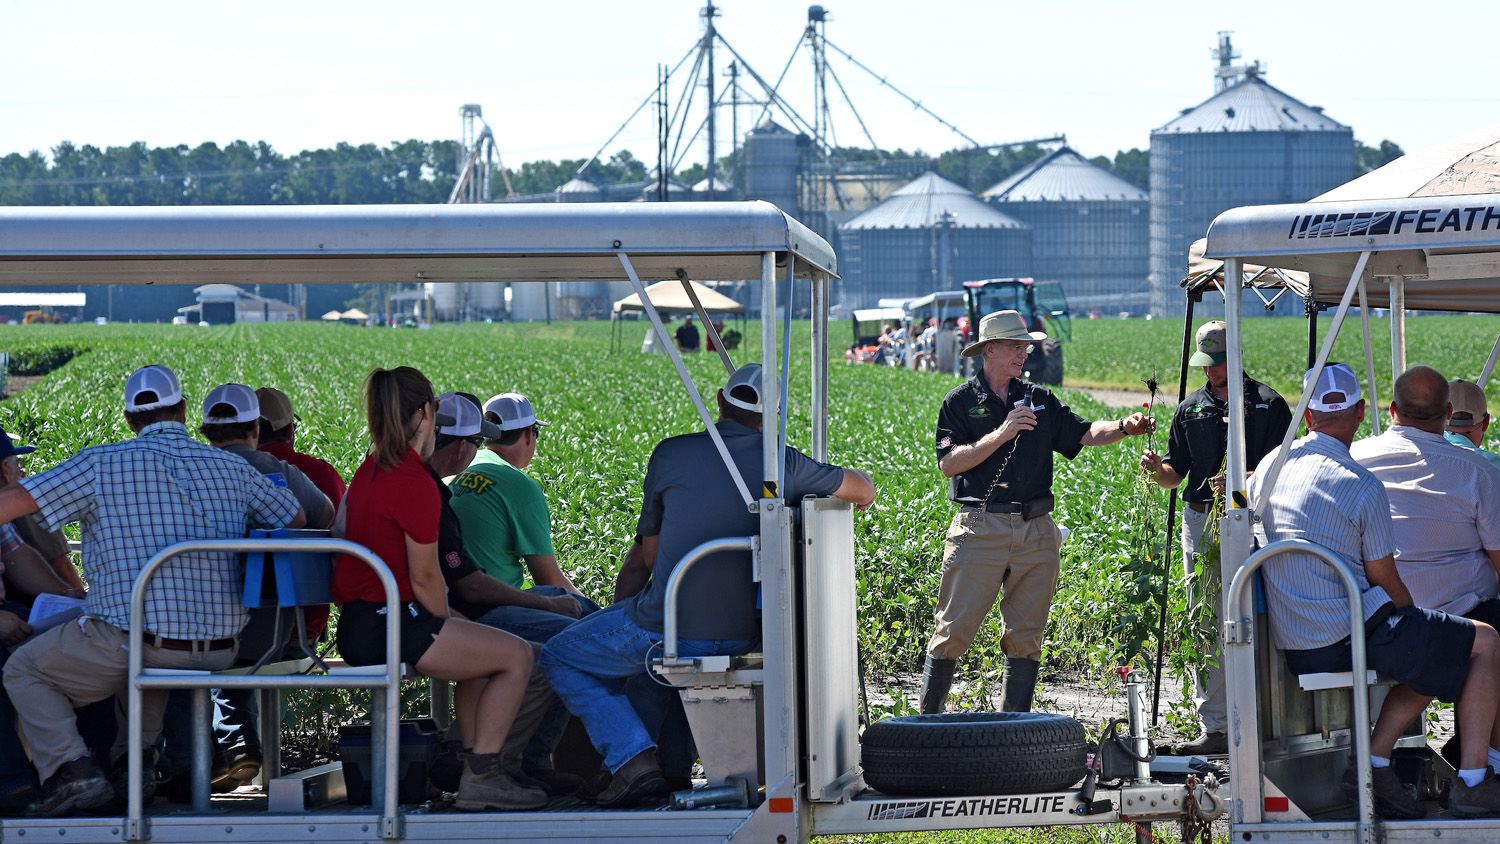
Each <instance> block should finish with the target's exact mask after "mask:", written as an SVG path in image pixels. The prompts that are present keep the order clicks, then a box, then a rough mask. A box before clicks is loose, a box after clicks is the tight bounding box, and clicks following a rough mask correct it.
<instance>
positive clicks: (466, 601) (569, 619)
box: [427, 393, 599, 796]
mask: <svg viewBox="0 0 1500 844" xmlns="http://www.w3.org/2000/svg"><path fill="white" fill-rule="evenodd" d="M501 436H502V431H501V430H500V426H498V425H496V424H495V423H493V422H490V421H489V420H487V419H485V418H484V416H483V414H482V412H481V411H480V409H479V400H478V399H477V398H475V397H473V396H470V395H469V394H467V393H444V394H442V395H441V396H438V428H437V440H436V442H435V443H434V446H433V450H432V456H431V457H429V458H428V459H427V468H428V471H430V472H431V473H432V475H433V478H434V480H436V481H437V483H438V491H439V492H440V493H441V494H442V499H443V508H442V518H441V521H440V522H439V524H438V567H439V569H440V570H441V571H442V573H443V580H444V581H445V582H446V583H447V585H448V601H449V605H450V606H451V607H452V608H453V609H455V610H457V611H458V612H460V613H462V614H463V615H464V616H465V617H467V618H469V619H472V620H474V621H477V622H479V623H480V624H485V625H488V626H490V627H495V628H498V629H500V630H504V631H506V632H508V633H514V634H515V635H517V636H520V637H521V638H523V639H525V640H527V641H528V642H531V643H532V644H533V646H535V647H538V648H539V647H540V645H541V643H543V642H546V641H547V640H548V639H551V638H552V637H553V636H554V635H555V634H556V633H557V632H558V631H560V630H562V629H563V628H565V627H567V626H568V625H569V624H572V623H573V621H574V620H575V619H577V618H578V617H579V615H587V614H589V613H591V612H594V611H596V610H598V609H599V607H598V605H597V604H595V603H594V602H593V601H590V600H589V599H588V598H585V597H583V596H582V595H575V594H573V593H569V592H563V591H562V590H561V589H557V588H556V587H543V588H544V589H546V590H549V591H545V592H543V591H536V590H522V589H517V588H515V587H514V586H511V585H510V584H509V583H506V582H504V581H502V580H497V579H496V578H494V577H492V576H490V575H489V574H487V573H485V572H483V571H481V570H480V569H479V567H478V566H476V565H474V562H473V560H471V559H470V558H469V553H468V550H467V543H466V541H465V537H464V526H463V522H462V521H461V520H460V519H459V517H458V514H457V513H455V512H454V510H453V506H452V500H453V494H452V492H451V491H450V490H449V487H448V486H447V485H446V484H444V483H442V480H441V478H442V477H443V476H445V475H454V474H457V473H458V472H460V471H462V470H463V469H464V467H466V466H468V465H470V463H471V462H473V460H474V455H475V452H476V451H477V450H478V446H479V445H480V444H481V443H484V442H488V441H493V440H497V439H500V437H501ZM568 717H569V716H568V710H567V708H566V707H564V706H563V705H562V704H561V703H559V702H558V700H557V696H556V695H554V694H552V687H551V686H549V685H548V684H547V681H546V678H545V677H544V676H543V675H542V672H540V671H534V672H532V675H531V684H530V685H529V686H527V689H526V696H525V698H524V699H523V700H522V702H521V711H520V713H518V714H517V716H516V720H515V723H514V725H513V726H512V727H511V732H510V735H509V736H508V737H507V738H506V742H505V748H504V749H503V750H502V751H501V758H502V761H503V762H504V763H505V765H506V771H507V773H509V774H511V776H512V778H514V779H517V780H518V781H520V782H521V783H522V784H523V785H535V786H536V787H539V788H543V789H544V790H546V791H547V793H548V794H551V795H554V796H555V795H558V794H563V793H567V792H571V791H573V790H575V789H577V787H578V786H579V785H580V784H581V783H580V781H579V780H578V778H577V777H570V776H567V775H564V774H560V773H558V772H557V771H556V769H555V768H554V767H553V765H552V751H553V750H554V749H555V748H556V747H557V742H558V740H559V739H561V738H562V734H563V730H564V729H566V728H567V725H568ZM452 749H453V748H450V750H452ZM459 749H464V748H459ZM446 790H455V789H446Z"/></svg>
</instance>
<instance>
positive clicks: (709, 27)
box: [703, 0, 719, 200]
mask: <svg viewBox="0 0 1500 844" xmlns="http://www.w3.org/2000/svg"><path fill="white" fill-rule="evenodd" d="M718 16H719V10H718V9H716V8H714V0H708V5H706V6H704V7H703V51H704V58H705V59H706V60H707V73H706V74H705V78H706V79H707V84H708V198H709V199H710V200H712V199H713V198H714V187H715V185H714V182H715V181H716V180H715V179H714V171H715V170H717V169H718V168H717V166H716V165H715V163H714V155H715V150H716V146H715V144H714V141H715V137H714V129H715V127H714V112H715V111H717V109H715V108H714V42H715V41H717V40H718V38H719V31H718V30H717V29H716V28H715V27H714V18H716V17H718Z"/></svg>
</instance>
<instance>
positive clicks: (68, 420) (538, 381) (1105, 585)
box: [0, 317, 1500, 726]
mask: <svg viewBox="0 0 1500 844" xmlns="http://www.w3.org/2000/svg"><path fill="white" fill-rule="evenodd" d="M1327 322H1328V320H1327V319H1326V318H1325V319H1324V321H1323V323H1324V327H1326V325H1327ZM631 326H632V327H630V328H628V329H627V331H626V333H627V334H628V336H629V338H630V339H629V340H627V342H626V343H625V346H624V348H622V349H612V348H611V344H610V339H609V336H610V332H609V326H608V325H607V324H605V323H554V324H551V325H544V324H495V325H488V324H471V325H464V326H437V327H434V328H432V329H431V330H425V331H418V330H401V329H370V328H358V327H352V326H346V325H318V324H282V325H237V326H228V327H216V328H198V327H186V326H148V325H141V326H135V325H108V326H94V325H81V326H11V325H7V326H0V351H8V352H10V354H11V358H12V366H11V372H12V376H13V379H14V377H15V376H23V378H21V379H20V380H21V382H23V383H25V388H24V389H22V390H20V391H19V392H17V393H16V394H14V395H12V396H11V397H9V398H7V399H5V400H4V401H3V402H0V425H3V426H4V427H5V429H6V430H7V431H10V432H12V433H15V434H18V435H19V436H20V437H21V438H22V439H23V440H24V441H25V442H27V443H28V444H32V445H35V446H37V448H38V451H37V453H36V454H35V455H32V456H31V457H29V458H27V461H28V468H29V470H30V471H33V472H36V471H41V470H44V469H46V468H47V467H49V466H51V465H54V464H56V463H58V462H60V461H61V460H63V459H65V458H66V457H68V456H69V455H71V454H72V453H74V452H76V451H77V450H78V449H80V448H83V447H85V446H88V445H91V444H95V443H101V442H108V441H111V440H115V439H121V438H124V437H127V436H129V431H128V429H127V427H126V426H125V423H124V420H123V418H122V416H121V390H122V387H123V384H124V380H125V377H126V375H128V374H129V373H130V371H131V370H133V369H135V368H136V367H139V366H142V365H145V364H148V363H162V364H166V365H168V366H170V367H172V368H173V369H175V370H176V371H177V372H178V374H179V375H180V377H181V379H182V383H183V387H184V390H185V392H186V394H187V396H188V402H189V422H190V427H192V426H193V424H192V423H193V422H194V420H195V418H196V416H195V414H197V413H198V411H199V405H198V402H200V401H201V399H202V397H203V396H204V394H205V393H206V392H207V391H208V390H209V389H210V388H211V387H213V386H214V385H216V384H219V383H222V382H225V381H239V382H243V383H246V384H249V385H251V386H275V387H278V388H280V389H282V390H284V391H286V392H287V393H288V395H290V396H291V398H292V400H293V402H294V404H295V406H296V408H297V412H298V414H299V415H300V417H301V420H302V422H301V425H300V426H299V436H298V447H299V449H300V450H303V451H307V452H310V453H313V454H317V455H319V456H321V457H323V458H325V459H327V460H329V461H331V462H332V463H333V464H334V465H335V466H337V467H338V468H339V469H340V471H341V472H343V473H344V474H345V475H346V476H348V475H350V474H352V473H353V471H354V469H355V467H356V466H357V465H358V464H359V462H360V460H361V459H362V457H363V455H364V451H365V445H366V438H365V435H364V418H363V411H362V409H361V403H360V391H361V385H362V382H363V379H364V377H365V376H366V374H367V373H368V372H369V371H370V369H371V368H372V367H376V366H381V367H390V366H396V365H400V364H409V365H412V366H416V367H418V368H419V369H421V370H422V371H423V372H425V373H426V374H427V375H428V377H429V378H431V379H432V381H433V383H434V385H435V387H436V388H437V389H438V390H439V391H443V390H465V391H469V392H472V393H474V394H476V395H479V396H480V397H481V398H483V397H486V396H489V395H492V394H495V393H498V392H504V391H517V392H522V393H525V394H527V395H529V396H530V397H531V398H532V400H533V402H534V403H535V405H536V408H537V413H538V416H539V417H540V418H542V419H544V420H547V421H548V422H550V423H552V424H551V426H550V427H548V428H546V429H545V430H544V431H543V433H542V436H541V440H540V443H539V445H538V454H537V458H536V461H535V462H534V463H533V464H532V466H531V467H530V469H529V470H528V471H529V472H531V474H532V475H533V477H535V478H537V480H538V481H540V482H541V484H542V486H543V488H544V489H545V490H546V492H547V496H548V499H549V501H550V503H551V507H552V514H553V521H554V541H555V546H556V550H557V555H558V558H559V561H560V562H561V563H562V565H563V566H564V567H565V568H566V569H567V570H568V572H569V573H570V575H571V576H572V577H573V580H574V582H575V583H577V584H578V585H579V587H580V588H581V589H583V590H584V591H585V592H587V593H588V594H589V595H590V596H591V597H593V598H595V599H596V600H600V601H601V602H603V601H607V600H608V598H609V596H610V594H611V588H612V583H613V577H614V574H615V572H616V571H617V569H618V568H619V565H620V562H621V559H622V557H623V553H624V551H625V549H626V548H627V546H628V544H629V543H630V541H631V538H632V536H633V533H634V527H635V517H636V515H637V513H638V510H639V507H640V491H641V480H642V474H643V472H644V468H645V464H646V459H647V457H648V456H649V454H650V451H651V448H652V447H653V446H654V444H655V443H656V442H657V441H658V440H660V439H661V438H663V437H665V436H669V435H672V434H678V433H685V432H688V431H692V430H696V429H698V428H699V426H700V422H699V420H698V417H697V414H696V412H695V410H694V409H693V406H692V404H691V402H690V401H689V400H688V398H687V397H686V394H685V393H684V391H683V389H682V387H681V385H680V383H679V382H678V379H677V376H676V373H675V371H674V370H673V367H672V365H671V362H670V361H669V360H668V359H667V358H666V357H664V356H659V355H641V354H639V352H638V349H639V337H640V334H641V332H642V330H643V329H644V324H641V323H633V324H631ZM832 328H833V332H834V342H833V346H834V349H833V358H834V364H833V367H832V373H831V376H830V396H831V401H830V420H829V457H830V459H831V460H832V461H833V462H835V463H839V464H842V465H847V466H851V467H857V468H862V469H865V470H867V471H869V472H870V473H871V475H872V476H873V477H874V479H875V483H876V485H877V487H878V489H879V499H878V500H877V502H876V504H875V505H874V507H872V508H871V509H870V510H869V511H868V512H866V513H863V514H860V515H859V516H857V518H856V535H857V542H858V549H857V553H858V557H857V565H858V607H859V612H860V629H859V636H860V644H861V648H862V651H863V654H864V658H865V664H866V669H867V672H868V678H867V684H868V686H870V687H872V688H874V689H877V690H879V689H883V688H886V687H888V686H893V685H894V684H895V683H896V681H897V680H899V679H901V678H909V677H910V676H911V675H912V674H913V673H914V672H917V671H919V670H920V664H921V660H922V656H923V653H924V649H925V645H926V641H927V638H928V636H929V635H930V634H931V625H932V613H933V602H934V599H935V596H936V593H937V587H938V579H939V561H940V558H941V553H942V542H943V536H944V533H945V531H946V529H947V526H948V522H949V520H950V519H951V517H952V513H953V505H952V504H951V503H950V502H949V501H948V499H947V492H948V490H947V482H946V481H945V479H943V478H942V476H941V475H940V473H939V472H938V471H937V467H936V462H935V459H934V457H933V425H934V420H935V419H936V414H937V408H938V405H939V403H940V402H941V401H942V398H943V396H944V395H945V394H946V393H947V392H948V391H949V390H951V389H952V388H954V387H955V386H957V385H958V384H959V383H961V382H960V379H959V378H957V377H954V376H944V375H933V374H925V373H915V372H909V371H906V370H901V369H892V368H887V367H876V366H855V365H847V364H844V363H843V362H842V360H841V358H842V343H843V342H845V338H844V336H843V333H842V332H841V331H840V328H841V326H839V325H838V324H835V325H834V326H832ZM1358 329H1359V326H1358V323H1357V322H1351V323H1349V324H1348V325H1346V326H1345V329H1344V332H1343V336H1342V337H1341V338H1340V341H1339V343H1338V346H1337V352H1336V357H1337V358H1339V359H1343V360H1346V361H1350V362H1351V363H1356V368H1357V369H1360V370H1361V371H1362V369H1363V353H1362V352H1361V350H1360V348H1361V347H1360V345H1359V341H1358ZM742 331H743V334H744V336H745V338H746V342H745V344H744V345H743V346H742V347H741V348H740V349H738V350H736V351H735V353H734V354H735V358H736V361H737V362H740V361H745V360H755V359H759V348H758V340H759V329H758V327H757V326H756V325H755V324H754V323H749V324H748V325H746V326H744V327H743V329H742ZM1373 331H1374V335H1375V337H1376V340H1377V342H1376V362H1377V371H1378V372H1384V373H1385V375H1384V377H1383V379H1382V387H1381V389H1382V390H1383V391H1384V392H1383V395H1384V396H1388V395H1389V354H1388V352H1387V351H1386V350H1387V349H1388V327H1387V325H1386V324H1385V323H1384V322H1378V323H1376V325H1375V326H1374V327H1373ZM1181 332H1182V327H1181V323H1180V321H1172V320H1166V321H1139V320H1134V321H1119V320H1108V321H1106V320H1100V321H1079V322H1077V323H1075V326H1074V338H1073V341H1072V342H1071V343H1069V344H1068V345H1067V347H1066V355H1067V367H1068V370H1067V372H1068V374H1067V387H1066V388H1065V389H1062V390H1061V391H1060V396H1061V397H1062V398H1063V400H1064V401H1065V402H1067V403H1068V404H1069V405H1070V406H1071V407H1072V408H1073V409H1074V410H1075V411H1077V412H1078V413H1080V414H1081V415H1083V416H1084V417H1086V418H1090V419H1102V418H1109V419H1114V418H1119V417H1120V416H1122V415H1124V414H1125V413H1126V412H1128V409H1122V408H1118V407H1116V408H1110V407H1106V406H1104V405H1102V404H1100V403H1098V402H1096V401H1094V400H1093V399H1091V398H1090V397H1089V394H1088V393H1087V392H1085V391H1084V390H1083V389H1081V388H1086V387H1112V388H1123V389H1130V390H1136V391H1139V392H1140V393H1142V394H1143V397H1144V394H1145V392H1146V387H1145V386H1144V383H1143V382H1145V381H1146V380H1148V379H1150V378H1153V377H1154V378H1156V379H1157V380H1158V381H1159V382H1160V383H1161V389H1160V392H1159V393H1158V395H1157V399H1156V401H1155V403H1154V404H1153V405H1152V406H1151V407H1149V408H1146V409H1148V410H1149V411H1150V412H1152V413H1153V414H1154V415H1155V416H1156V418H1157V419H1158V420H1159V423H1160V425H1161V427H1162V431H1163V433H1158V434H1156V435H1154V436H1153V437H1151V438H1150V439H1149V442H1148V439H1147V438H1141V439H1136V440H1130V441H1127V442H1126V443H1124V444H1120V445H1115V446H1110V447H1104V448H1089V449H1085V450H1084V451H1083V453H1081V454H1080V455H1079V456H1078V458H1077V459H1075V460H1073V461H1066V460H1061V459H1059V460H1058V461H1057V465H1058V471H1057V476H1056V481H1055V484H1054V491H1055V492H1056V494H1057V501H1058V509H1057V513H1056V518H1057V521H1058V522H1059V524H1062V525H1065V526H1066V527H1067V528H1068V529H1069V530H1070V531H1071V535H1070V537H1069V539H1068V541H1067V542H1066V544H1065V545H1064V546H1063V563H1062V574H1061V578H1060V583H1059V589H1058V594H1057V598H1056V602H1055V605H1054V608H1053V611H1052V615H1051V619H1050V624H1049V630H1048V636H1047V644H1046V653H1045V657H1044V659H1045V660H1046V663H1047V665H1048V667H1049V671H1051V672H1068V673H1072V674H1075V675H1083V676H1090V677H1101V676H1103V675H1104V674H1105V672H1107V671H1108V669H1109V668H1111V667H1113V666H1115V665H1118V664H1122V663H1125V662H1134V663H1135V664H1137V665H1138V666H1145V667H1150V660H1151V659H1152V658H1154V653H1155V638H1154V631H1155V627H1156V619H1157V612H1158V609H1157V606H1158V604H1157V602H1158V600H1159V590H1160V585H1161V582H1162V578H1161V572H1162V570H1163V568H1162V567H1163V565H1164V564H1165V563H1164V559H1163V555H1164V554H1165V552H1166V549H1167V546H1168V543H1167V542H1166V533H1165V510H1166V501H1167V498H1166V494H1165V493H1162V492H1161V491H1159V490H1156V489H1155V488H1154V487H1149V486H1147V485H1146V484H1144V483H1143V481H1142V479H1141V476H1140V473H1139V471H1138V470H1137V468H1136V461H1137V458H1138V456H1139V453H1140V448H1141V447H1143V446H1146V445H1148V444H1149V445H1151V446H1152V447H1155V448H1157V449H1158V450H1163V449H1164V448H1165V434H1164V431H1165V428H1166V423H1167V420H1168V419H1169V418H1170V415H1171V411H1172V408H1173V406H1174V405H1175V398H1176V385H1177V360H1178V356H1179V354H1180V343H1181ZM1305 332H1306V324H1305V323H1304V322H1303V321H1302V320H1296V319H1261V320H1254V321H1251V322H1250V323H1249V327H1248V328H1247V349H1248V358H1247V369H1248V371H1249V372H1250V373H1251V374H1253V375H1256V376H1257V377H1260V378H1262V380H1266V381H1268V382H1269V383H1271V384H1272V385H1273V386H1274V387H1276V388H1277V389H1278V390H1281V391H1282V392H1283V394H1284V395H1288V396H1291V395H1293V394H1294V393H1293V392H1292V391H1293V389H1294V388H1295V386H1296V385H1297V384H1298V382H1299V379H1300V374H1301V371H1302V368H1303V364H1304V358H1305V355H1306V334H1305ZM1497 332H1500V318H1490V317H1420V318H1412V319H1410V320H1408V336H1409V337H1410V349H1411V351H1410V353H1409V355H1408V359H1409V360H1410V361H1411V362H1412V363H1419V362H1421V363H1429V364H1432V365H1434V366H1437V367H1438V368H1439V369H1440V370H1442V371H1443V372H1444V373H1445V374H1448V375H1450V376H1454V377H1469V378H1473V377H1475V376H1476V375H1477V374H1478V372H1479V370H1480V367H1481V366H1482V364H1483V362H1484V359H1485V357H1486V355H1487V354H1488V352H1489V348H1490V345H1491V343H1492V342H1493V340H1494V338H1495V336H1496V333H1497ZM808 343H809V340H808V331H807V326H806V324H805V323H804V324H798V325H796V326H795V327H794V331H793V347H792V349H793V351H792V365H791V372H792V378H791V385H790V399H789V408H790V430H791V433H790V440H791V442H792V444H793V445H797V446H799V447H802V448H804V449H806V448H807V446H808V439H809V414H808V409H809V400H808V394H809V384H808V379H807V372H808V369H807V361H808V353H809V346H808ZM687 365H688V368H689V370H690V371H691V372H692V373H693V375H694V377H695V379H696V380H697V382H698V383H699V385H700V386H701V388H702V389H703V390H704V392H705V396H706V397H707V398H708V400H709V401H710V406H712V405H711V402H712V391H713V390H715V389H717V388H718V387H719V386H721V385H722V383H723V381H724V379H725V372H724V368H723V366H722V365H721V364H720V362H719V359H718V357H717V356H716V355H711V354H699V355H695V356H691V357H690V358H689V359H688V361H687ZM1192 374H1193V377H1192V378H1190V385H1191V386H1190V389H1193V388H1196V387H1197V386H1198V385H1200V384H1201V381H1202V379H1201V376H1199V375H1198V374H1197V373H1196V372H1195V373H1192ZM1137 409H1140V408H1137ZM1172 565H1173V570H1174V571H1175V570H1176V568H1177V566H1178V565H1179V564H1178V563H1177V562H1175V561H1174V562H1173V563H1172ZM1179 581H1180V578H1178V577H1176V576H1174V577H1172V578H1170V587H1169V589H1168V594H1167V601H1168V615H1169V623H1168V625H1167V630H1168V641H1167V643H1166V652H1167V654H1169V658H1170V660H1171V661H1172V663H1171V664H1170V665H1169V666H1168V670H1169V673H1176V674H1179V675H1180V674H1181V672H1182V670H1183V668H1184V666H1185V665H1187V664H1188V663H1190V662H1192V661H1193V660H1195V659H1196V658H1197V654H1196V648H1197V645H1196V644H1195V642H1196V640H1197V637H1196V636H1195V635H1194V634H1193V631H1194V630H1195V628H1201V623H1202V622H1201V619H1194V618H1190V617H1189V616H1188V611H1187V606H1186V602H1185V601H1184V599H1183V595H1182V594H1181V585H1180V582H1179ZM1000 633H1001V631H1000V628H999V625H998V623H996V622H995V620H994V619H993V617H992V619H991V620H990V622H989V623H987V624H986V626H985V627H984V629H983V630H982V632H981V634H980V637H979V639H978V640H977V641H976V643H975V645H974V647H973V648H972V649H971V651H970V652H969V654H968V655H967V657H966V665H965V666H964V673H965V675H966V676H967V677H969V678H970V679H971V680H973V681H975V682H970V683H969V684H967V685H966V686H965V687H964V688H963V689H962V690H961V692H960V694H961V697H960V700H959V703H960V704H965V705H984V707H985V708H988V705H987V704H983V703H982V696H984V695H987V694H988V693H989V691H990V687H992V686H995V685H998V681H999V675H1000V669H1001V667H1002V665H1003V656H1002V655H1001V653H1000V648H999V640H1000ZM879 699H880V700H889V701H891V702H888V703H879V702H877V703H876V706H875V708H876V709H877V711H876V712H874V713H873V714H874V715H876V716H877V717H879V716H880V715H884V714H891V713H892V712H900V711H904V706H905V703H904V699H903V696H902V695H900V694H894V695H891V696H889V697H887V696H880V698H879ZM1176 705H1177V707H1178V711H1179V712H1185V711H1186V710H1185V709H1184V708H1183V706H1184V704H1183V702H1182V701H1178V702H1176ZM314 710H316V707H314ZM314 710H310V711H309V712H307V713H305V714H306V716H307V717H310V718H314V719H315V720H318V721H326V719H327V718H328V717H329V716H328V713H327V711H326V709H324V710H317V711H314ZM293 714H294V715H295V713H293ZM324 726H332V725H331V724H325V725H324Z"/></svg>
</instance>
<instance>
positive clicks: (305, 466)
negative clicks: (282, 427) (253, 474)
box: [260, 442, 344, 510]
mask: <svg viewBox="0 0 1500 844" xmlns="http://www.w3.org/2000/svg"><path fill="white" fill-rule="evenodd" d="M260 450H261V451H264V452H265V453H267V454H269V455H271V456H272V457H275V458H276V459H277V460H285V461H286V462H288V463H290V464H292V465H293V466H296V467H297V468H298V469H301V470H302V474H304V475H306V476H307V479H308V480H310V481H312V482H313V486H315V487H317V488H318V491H319V492H321V493H323V494H324V495H326V496H328V500H329V501H332V502H333V509H335V510H337V509H338V508H339V502H341V501H343V500H344V478H343V476H342V475H340V474H339V470H337V469H335V468H333V464H332V463H329V462H328V461H327V460H319V459H318V458H316V457H313V456H312V455H311V454H303V453H302V452H300V451H293V450H292V447H291V446H290V445H288V444H286V443H284V442H282V443H266V444H264V445H262V446H261V447H260Z"/></svg>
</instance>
